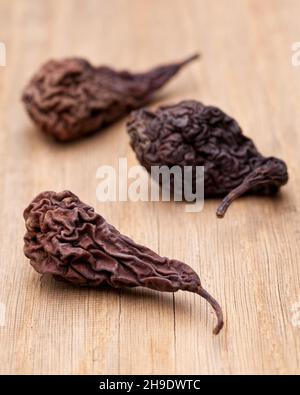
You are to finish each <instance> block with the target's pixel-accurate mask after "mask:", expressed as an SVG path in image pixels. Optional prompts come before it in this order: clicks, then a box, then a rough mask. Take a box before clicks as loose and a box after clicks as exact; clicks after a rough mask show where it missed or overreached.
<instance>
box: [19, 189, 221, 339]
mask: <svg viewBox="0 0 300 395" xmlns="http://www.w3.org/2000/svg"><path fill="white" fill-rule="evenodd" d="M24 219H25V221H26V229H27V233H26V235H25V238H24V240H25V247H24V253H25V255H26V256H27V258H29V259H30V263H31V265H32V266H33V267H34V269H35V270H36V271H37V272H39V273H42V274H44V273H50V274H52V275H53V276H54V277H55V279H57V280H64V281H67V282H69V283H72V284H76V285H82V286H90V287H98V286H100V285H102V284H108V285H110V286H111V287H114V288H121V287H137V286H143V287H147V288H151V289H154V290H157V291H162V292H176V291H178V290H184V291H189V292H194V293H196V294H198V295H200V296H202V297H203V298H205V299H206V300H207V301H208V302H209V303H210V304H211V306H212V307H213V309H214V310H215V312H216V315H217V319H218V323H217V326H216V327H215V329H214V333H215V334H217V333H219V331H220V330H221V328H222V326H223V316H222V311H221V307H220V306H219V304H218V303H217V301H216V300H215V299H214V298H212V296H210V295H209V294H208V292H207V291H206V290H205V289H203V288H202V286H201V283H200V279H199V277H198V275H197V274H196V273H195V272H194V271H193V269H191V268H190V267H189V266H188V265H186V264H185V263H183V262H180V261H177V260H175V259H168V258H162V257H160V256H159V255H157V254H156V253H155V252H153V251H151V250H150V249H149V248H146V247H143V246H141V245H138V244H136V243H135V242H134V241H132V240H131V239H129V238H128V237H126V236H123V235H122V234H121V233H120V232H118V231H117V230H116V229H115V228H114V227H113V226H112V225H110V224H108V223H107V222H106V221H105V219H104V218H103V217H101V215H99V214H97V213H95V211H94V209H93V208H92V207H89V206H87V205H86V204H84V203H82V202H81V201H80V200H79V199H78V197H77V196H75V195H74V194H73V193H72V192H69V191H64V192H61V193H55V192H43V193H41V194H39V195H38V196H37V197H36V198H35V199H34V200H33V201H32V203H31V204H30V205H29V206H28V207H27V208H26V209H25V211H24Z"/></svg>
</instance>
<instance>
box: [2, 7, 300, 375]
mask: <svg viewBox="0 0 300 395" xmlns="http://www.w3.org/2000/svg"><path fill="white" fill-rule="evenodd" d="M299 15H300V2H299V1H296V0H295V1H292V0H288V1H280V0H277V1H276V0H264V1H261V0H236V1H234V0H231V1H228V0H214V1H211V0H207V1H204V0H203V1H201V0H159V1H158V0H156V1H153V0H127V1H126V0H110V1H108V0H107V1H104V0H103V1H97V0H94V1H86V0H82V1H79V0H78V1H76V0H75V1H69V0H64V1H60V2H59V1H56V0H53V1H38V0H36V1H32V0H25V1H23V0H22V1H21V0H20V1H18V0H14V1H11V0H1V1H0V41H2V42H4V43H5V44H6V48H7V66H6V67H2V68H0V161H1V166H0V175H1V176H0V191H1V193H0V207H1V215H0V238H1V242H0V303H2V306H3V305H5V307H6V317H5V318H6V320H5V325H4V326H2V327H0V372H1V373H23V374H28V373H45V374H49V373H58V374H63V373H64V374H65V373H72V374H75V373H80V374H87V373H94V374H131V373H136V374H138V373H139V374H158V373H165V374H171V373H173V374H175V373H178V374H183V373H184V374H201V373H209V374H214V373H221V374H224V373H247V374H248V373H259V374H263V373H283V374H286V373H300V362H299V361H300V327H299V326H297V323H299V324H300V322H299V321H300V320H297V317H298V316H297V311H294V312H292V308H293V306H294V308H297V303H299V302H300V289H299V281H300V249H299V242H300V218H299V209H300V204H299V203H300V202H299V196H300V176H299V152H300V137H299V130H300V111H299V103H300V67H298V68H297V67H293V66H292V63H291V56H292V50H291V46H292V43H293V42H295V41H300V25H299ZM195 51H201V52H202V54H203V57H202V60H201V61H200V62H198V63H194V64H193V65H191V66H189V67H188V68H186V70H185V71H183V72H182V73H181V74H180V75H179V76H178V77H177V78H176V79H174V80H173V81H172V82H171V83H169V84H168V86H166V87H165V88H164V89H163V90H162V91H161V93H160V94H159V95H158V96H157V99H158V100H157V101H156V103H155V104H153V105H152V106H153V107H155V106H156V105H157V104H158V103H174V102H176V101H178V100H181V99H188V98H195V99H199V100H202V101H203V102H205V103H207V104H214V105H217V106H220V107H221V108H222V109H223V110H224V111H226V112H227V113H229V114H230V115H232V116H234V117H235V118H236V119H237V120H238V121H239V122H240V124H241V126H242V127H243V129H244V131H245V133H246V134H247V135H248V136H250V137H252V138H253V139H254V140H255V142H256V144H257V146H258V148H259V150H260V151H261V152H262V153H264V154H265V155H274V156H278V157H280V158H283V159H285V160H286V161H287V163H288V167H289V173H290V181H289V184H288V185H287V186H286V187H285V188H283V190H282V193H281V194H280V195H279V196H278V197H277V198H275V199H272V198H255V197H248V198H242V199H240V200H239V201H237V202H235V203H234V204H233V206H232V207H231V208H230V210H229V211H228V214H227V216H226V218H224V219H223V220H219V219H217V218H216V216H215V209H216V207H217V204H218V201H217V200H215V201H214V200H210V201H207V202H205V207H204V211H203V212H202V213H198V214H195V213H185V212H184V210H183V208H182V205H180V204H175V203H173V202H170V203H166V202H165V203H162V202H158V203H151V202H144V203H132V202H123V203H101V202H98V201H97V199H96V186H97V184H98V180H97V179H96V170H97V168H98V166H100V165H104V164H110V165H114V166H116V165H117V163H118V158H119V157H128V160H129V164H130V165H135V164H137V162H136V159H135V156H134V154H133V152H132V151H131V149H130V147H129V145H128V137H127V135H126V131H125V120H121V121H120V122H118V123H116V124H115V125H113V126H112V127H110V128H108V129H106V130H105V131H103V132H102V133H99V134H98V135H95V136H93V137H91V138H89V139H86V140H83V141H78V142H75V143H72V144H69V145H67V144H66V145H60V144H57V143H54V142H53V141H51V140H50V139H47V138H45V137H44V136H43V135H42V134H40V133H39V132H38V131H37V130H36V129H35V127H34V126H33V124H32V123H31V122H30V120H29V119H28V117H27V115H26V113H25V111H24V108H23V106H22V104H21V103H20V94H21V90H22V88H23V86H24V84H25V83H26V82H27V80H28V78H29V77H30V76H31V75H32V73H33V72H34V71H35V70H36V69H37V67H38V66H39V65H40V64H41V62H44V61H45V60H47V59H48V58H49V57H56V58H59V57H64V56H69V55H77V56H84V57H87V58H88V59H90V60H91V61H92V62H93V63H95V64H97V63H98V64H100V63H106V64H111V65H115V67H117V68H129V69H133V70H144V69H147V68H148V67H151V66H153V65H155V64H158V63H161V62H165V61H166V62H168V61H171V60H177V59H180V58H182V57H184V56H186V55H189V54H192V53H194V52H195ZM63 189H70V190H72V191H73V192H74V193H76V194H78V195H79V196H80V197H81V199H82V200H83V201H85V202H86V203H88V204H90V205H92V206H94V207H95V208H96V210H97V211H99V212H100V213H101V214H102V215H103V216H104V217H105V218H106V219H107V220H108V221H109V222H110V223H112V224H114V225H115V226H116V227H117V228H119V230H120V231H121V232H123V233H125V234H127V235H128V236H131V237H132V238H134V239H135V240H136V241H137V242H140V243H142V244H145V245H148V246H149V247H151V248H153V249H154V250H155V251H157V252H159V253H160V254H161V255H166V256H169V257H173V258H177V259H180V260H183V261H185V262H186V263H188V264H189V265H191V266H192V267H193V268H194V269H195V270H196V271H197V272H198V273H199V274H200V276H201V278H202V282H203V285H204V286H205V287H206V288H207V289H208V290H209V291H210V292H211V293H212V294H213V295H214V296H215V297H216V298H217V299H218V300H219V301H220V302H221V304H222V306H223V309H224V313H225V318H226V323H225V328H224V330H223V332H222V333H221V334H220V336H213V335H212V328H213V325H214V323H215V321H214V318H215V317H214V315H213V313H212V311H211V309H210V308H209V306H208V305H207V303H205V301H204V300H203V299H200V298H199V297H197V296H194V295H192V294H187V293H183V292H179V293H177V294H175V295H174V296H173V295H172V294H159V293H155V292H152V291H142V290H141V289H136V290H133V291H122V292H118V291H110V290H98V291H95V290H90V291H89V290H77V289H74V288H70V287H68V286H65V285H61V284H57V283H55V282H54V281H53V280H51V279H48V278H43V279H40V276H39V275H38V274H37V273H36V272H34V270H33V269H32V268H31V266H30V265H29V262H28V260H27V259H26V258H25V257H24V256H23V252H22V248H23V240H22V238H23V235H24V222H23V219H22V212H23V209H24V208H25V207H26V205H27V204H28V203H29V202H30V201H31V199H32V198H33V197H34V196H35V195H36V194H37V193H39V192H40V191H44V190H55V191H60V190H63ZM298 308H299V307H298ZM299 310H300V309H299Z"/></svg>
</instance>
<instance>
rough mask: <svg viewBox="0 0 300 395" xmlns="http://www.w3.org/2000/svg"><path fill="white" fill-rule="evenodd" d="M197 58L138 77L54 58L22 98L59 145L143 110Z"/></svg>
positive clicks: (33, 78)
mask: <svg viewBox="0 0 300 395" xmlns="http://www.w3.org/2000/svg"><path fill="white" fill-rule="evenodd" d="M197 58H198V55H194V56H191V57H189V58H187V59H186V60H184V61H182V62H178V63H173V64H168V65H163V66H159V67H156V68H154V69H152V70H150V71H148V72H145V73H136V74H134V73H130V72H128V71H120V72H118V71H115V70H114V69H111V68H109V67H106V66H100V67H94V66H92V65H91V64H90V63H89V62H88V61H87V60H85V59H82V58H67V59H64V60H60V61H59V60H50V61H48V62H47V63H46V64H44V65H43V66H42V67H41V69H40V70H39V71H38V72H37V73H36V74H35V75H34V76H33V77H32V79H31V80H30V82H29V84H28V85H27V86H26V88H25V89H24V92H23V96H22V100H23V102H24V104H25V107H26V110H27V112H28V114H29V116H30V117H31V119H32V120H33V121H34V123H35V124H36V125H37V126H38V127H39V128H40V129H41V130H43V131H44V132H46V133H48V134H51V135H53V136H54V137H55V138H56V139H58V140H61V141H68V140H73V139H76V138H79V137H82V136H85V135H87V134H90V133H94V132H96V131H99V130H100V129H101V128H103V127H105V126H106V125H109V124H110V123H112V122H114V121H115V120H117V119H118V118H120V117H121V116H123V115H125V114H126V113H128V112H129V111H130V110H133V109H137V108H139V107H142V106H143V105H145V104H146V103H147V102H149V101H150V99H151V98H152V96H153V94H154V92H155V91H157V90H158V89H159V88H161V87H162V86H163V85H164V84H165V83H166V82H168V81H169V80H170V79H171V78H172V77H173V76H174V75H175V74H176V73H177V72H178V71H179V70H180V69H181V68H182V67H184V66H185V65H186V64H188V63H190V62H191V61H193V60H194V59H197Z"/></svg>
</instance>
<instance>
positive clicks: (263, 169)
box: [216, 157, 288, 218]
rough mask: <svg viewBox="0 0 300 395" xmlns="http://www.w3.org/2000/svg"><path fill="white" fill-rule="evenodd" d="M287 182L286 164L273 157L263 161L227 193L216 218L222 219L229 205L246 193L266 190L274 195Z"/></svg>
mask: <svg viewBox="0 0 300 395" xmlns="http://www.w3.org/2000/svg"><path fill="white" fill-rule="evenodd" d="M287 181H288V172H287V167H286V164H285V163H284V162H283V161H282V160H281V159H277V158H274V157H269V158H265V159H263V162H262V163H261V164H260V165H259V166H257V168H256V169H254V170H253V171H252V172H251V173H250V174H248V176H247V177H246V178H245V179H244V181H243V182H242V183H241V184H240V185H239V186H237V187H236V188H234V189H233V190H232V191H230V192H229V193H228V195H227V196H225V198H224V199H223V201H222V203H221V204H220V206H219V207H218V209H217V212H216V214H217V217H219V218H223V217H224V215H225V213H226V211H227V209H228V207H229V206H230V205H231V203H232V202H233V201H234V200H235V199H237V198H239V197H240V196H242V195H244V194H246V193H248V192H249V191H251V190H253V189H255V188H256V189H257V190H259V188H262V187H264V188H268V191H269V193H275V192H277V190H278V189H279V188H280V187H281V186H282V185H285V184H286V183H287Z"/></svg>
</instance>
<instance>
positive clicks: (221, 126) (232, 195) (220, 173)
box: [127, 100, 288, 217]
mask: <svg viewBox="0 0 300 395" xmlns="http://www.w3.org/2000/svg"><path fill="white" fill-rule="evenodd" d="M127 130H128V133H129V136H130V143H131V146H132V148H133V149H134V151H135V153H136V156H137V159H138V160H139V161H140V163H141V164H142V165H143V166H144V167H145V168H146V169H147V170H148V171H149V172H150V171H151V166H162V165H165V166H168V167H170V168H171V167H172V166H175V165H179V166H182V167H183V166H192V167H195V166H204V171H205V173H204V196H205V197H222V196H225V198H224V199H223V201H222V203H221V205H220V206H219V208H218V209H217V215H218V217H223V216H224V215H225V212H226V210H227V208H228V207H229V206H230V204H231V203H232V201H233V200H235V199H236V198H238V197H239V196H241V195H243V194H245V193H253V194H264V195H269V194H273V193H276V192H277V191H278V189H279V188H280V187H281V186H282V185H284V184H286V183H287V181H288V173H287V167H286V164H285V163H284V162H283V161H282V160H280V159H277V158H274V157H264V156H262V155H261V154H260V153H259V152H258V151H257V149H256V147H255V145H254V143H253V142H252V140H250V139H249V138H247V137H246V136H244V135H243V133H242V130H241V128H240V126H239V125H238V123H237V122H236V121H235V120H234V119H233V118H231V117H229V116H228V115H226V114H225V113H224V112H223V111H221V110H220V109H218V108H217V107H212V106H205V105H203V104H202V103H199V102H197V101H192V100H191V101H183V102H181V103H178V104H176V105H174V106H166V107H161V108H159V109H158V110H157V111H156V112H150V111H148V110H146V109H141V110H137V111H134V112H132V113H131V116H130V117H129V120H128V123H127ZM192 180H193V181H192V182H193V183H195V182H196V181H195V177H193V179H192ZM171 187H172V185H171ZM193 189H194V190H195V189H196V188H195V185H193Z"/></svg>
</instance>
